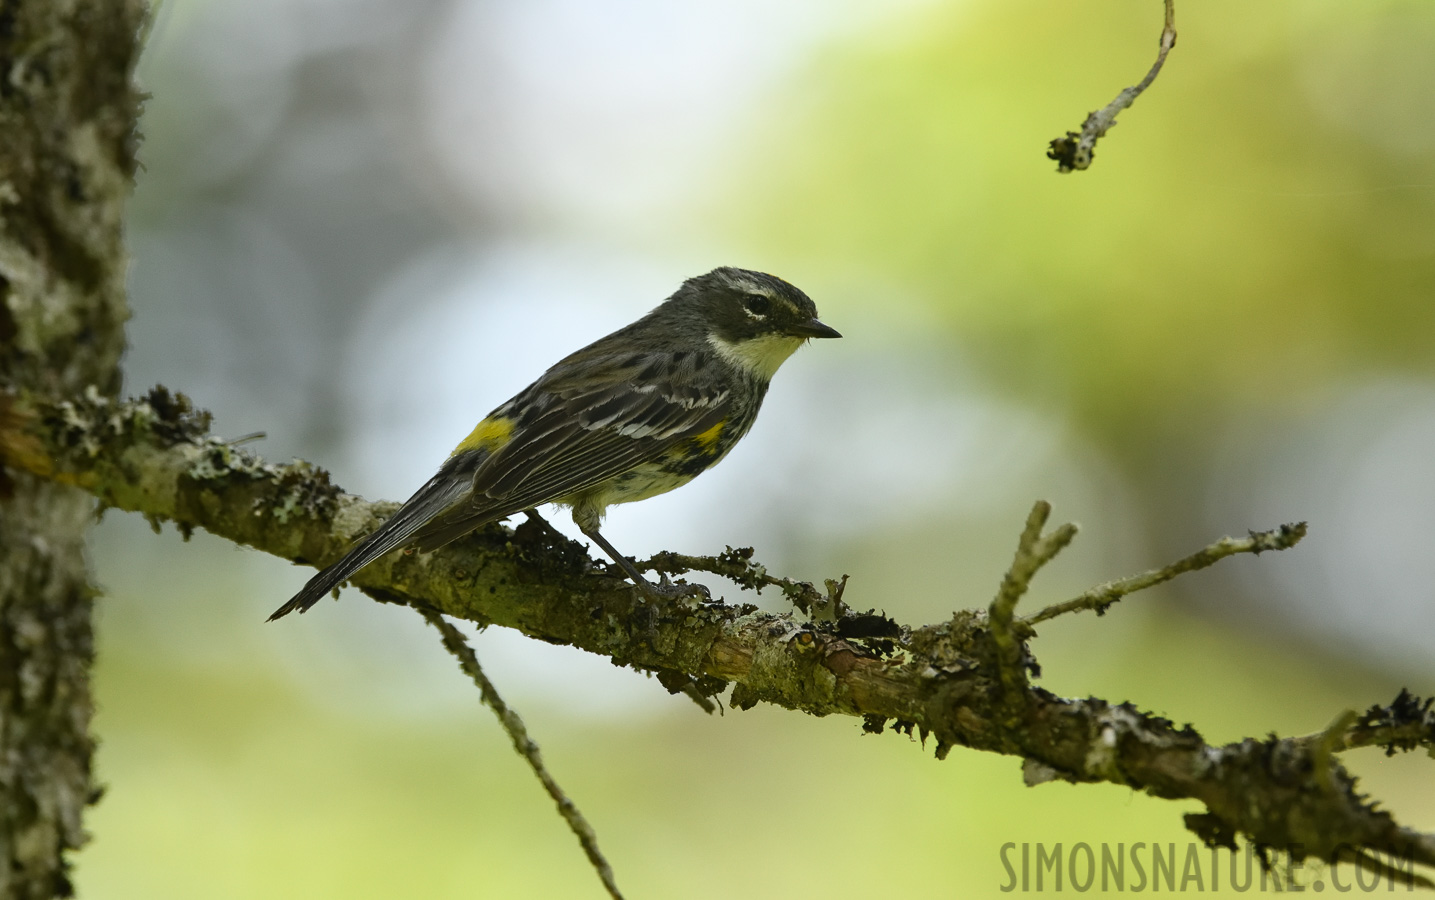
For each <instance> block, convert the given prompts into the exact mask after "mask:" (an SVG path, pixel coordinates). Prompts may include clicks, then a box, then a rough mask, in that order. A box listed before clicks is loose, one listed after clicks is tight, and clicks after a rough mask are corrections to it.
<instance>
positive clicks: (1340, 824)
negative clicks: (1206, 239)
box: [0, 389, 1435, 884]
mask: <svg viewBox="0 0 1435 900" xmlns="http://www.w3.org/2000/svg"><path fill="white" fill-rule="evenodd" d="M208 427H209V419H208V416H207V415H206V414H204V413H202V412H200V411H197V410H195V409H193V408H192V407H191V406H190V405H189V403H188V401H187V400H185V399H184V398H183V397H180V396H175V395H172V394H170V393H169V392H167V391H165V390H163V389H156V390H155V391H153V392H151V393H150V395H149V396H148V397H147V398H145V399H142V400H132V401H128V402H124V403H116V402H111V401H108V400H106V399H105V398H103V397H102V396H100V395H99V394H98V393H91V394H89V395H87V396H85V397H81V398H77V399H73V400H70V401H65V402H45V401H40V400H36V399H34V398H15V397H11V398H9V399H8V400H5V399H4V398H0V454H3V455H4V457H5V460H4V462H5V464H6V465H8V466H11V467H19V468H24V469H27V470H29V471H31V472H34V473H37V474H42V475H45V476H46V477H49V478H53V479H57V480H61V481H65V482H67V483H70V484H76V485H80V486H82V487H84V488H85V489H86V490H89V491H90V492H92V493H94V494H95V495H96V496H97V497H99V499H100V502H101V503H103V504H105V505H108V506H113V507H118V508H121V509H126V510H131V511H134V512H138V513H141V514H142V515H145V516H146V517H148V518H149V519H150V520H151V521H153V522H156V523H158V522H159V521H162V520H164V521H172V522H174V523H175V524H176V525H177V526H178V527H179V528H180V529H181V530H182V531H184V532H186V533H187V532H188V531H190V530H192V529H194V528H204V529H206V530H208V531H211V532H213V533H214V534H216V535H219V536H221V537H224V538H227V539H229V540H232V541H234V542H236V543H240V544H245V545H247V546H251V547H255V548H257V549H260V550H263V551H265V552H268V553H273V554H276V555H278V556H282V557H284V558H286V559H290V560H293V561H295V562H303V563H307V564H313V565H323V564H326V563H328V562H332V561H333V560H334V559H336V558H338V557H339V556H340V555H341V554H342V553H343V552H344V550H345V548H346V547H347V546H348V545H349V543H350V542H351V541H352V540H353V539H354V538H356V537H358V536H359V535H362V534H364V533H366V532H367V531H368V530H370V529H372V528H373V527H374V526H375V525H377V524H378V523H379V522H380V521H381V520H382V519H383V518H384V517H385V516H387V515H389V514H391V513H392V512H393V510H394V509H395V508H396V507H395V505H394V504H392V503H370V502H367V501H364V500H362V499H360V498H358V497H354V496H352V495H348V494H344V493H343V492H341V491H340V490H339V489H338V488H337V487H335V486H334V485H333V484H332V483H331V482H330V480H329V476H328V475H327V473H325V472H324V471H323V470H321V469H318V468H316V467H314V466H312V465H309V464H308V463H304V462H298V461H296V462H293V463H290V464H287V465H271V464H268V463H265V462H264V461H262V460H261V459H259V458H258V457H256V456H254V455H252V454H250V453H249V452H247V451H245V450H243V449H240V448H238V447H235V446H234V445H233V444H232V443H231V442H226V441H225V440H223V439H221V438H218V437H215V436H213V435H211V434H209V433H208ZM1048 512H1049V510H1048V509H1047V507H1046V506H1045V505H1044V504H1039V505H1038V507H1037V508H1036V509H1035V510H1034V511H1033V514H1032V516H1031V517H1030V518H1029V520H1028V523H1027V527H1026V529H1025V531H1024V532H1023V535H1022V539H1021V544H1020V549H1019V550H1018V553H1017V556H1016V558H1015V559H1014V561H1013V564H1012V568H1011V571H1009V572H1008V574H1007V577H1006V579H1005V580H1004V581H1003V584H1002V586H1001V589H1000V591H999V592H998V594H997V597H996V599H995V600H994V601H993V602H992V604H991V607H990V609H989V610H964V611H960V612H958V613H956V614H955V615H954V616H953V617H952V618H950V619H948V620H946V621H943V622H939V623H936V624H933V625H926V626H921V627H912V626H906V625H899V624H898V623H896V622H894V621H892V620H890V619H888V618H886V617H885V616H882V615H879V614H877V613H875V612H867V613H855V612H853V611H851V610H850V609H849V608H848V605H849V603H850V598H849V599H847V600H844V599H843V597H842V588H843V586H844V584H843V582H840V581H835V580H834V581H831V582H829V583H828V590H827V592H826V593H825V594H824V593H822V592H820V591H818V590H816V589H815V588H813V587H811V586H810V585H808V586H803V585H801V583H799V582H792V581H789V580H787V579H782V578H777V577H775V576H772V575H770V574H768V573H767V572H766V570H765V569H763V568H762V567H761V566H760V565H759V564H757V563H755V562H753V561H752V558H751V552H750V551H729V552H728V553H725V554H723V555H721V556H718V557H680V556H676V555H672V554H662V555H660V556H659V557H655V558H654V559H653V560H649V561H648V563H647V566H648V567H650V568H661V569H662V570H663V571H668V572H672V573H674V574H677V573H681V572H684V571H692V570H706V571H718V572H720V574H722V575H724V576H726V577H729V578H731V579H733V580H734V582H736V583H737V584H739V585H741V586H745V587H751V588H760V587H762V586H766V585H773V586H777V587H780V588H782V589H783V590H784V592H785V593H787V594H788V595H789V596H792V597H793V598H794V601H798V600H799V598H800V600H801V602H802V603H804V604H805V605H806V608H808V609H813V608H816V609H819V610H822V611H824V616H825V617H807V616H803V615H799V614H795V613H794V614H785V615H784V614H775V613H767V612H762V611H760V610H758V609H757V608H756V607H755V606H752V605H748V604H741V603H737V604H726V603H720V602H702V603H694V602H691V601H686V600H682V599H673V600H670V601H663V602H653V601H649V600H647V599H646V598H644V597H643V596H642V595H640V594H639V593H638V592H637V591H636V590H634V589H633V588H632V587H631V585H629V584H628V583H626V582H625V581H624V580H622V579H621V578H618V577H616V576H615V575H614V574H613V573H612V572H610V571H609V569H608V567H607V566H605V565H600V564H598V563H595V562H594V561H593V560H592V559H590V558H589V556H588V554H587V553H586V552H585V550H584V549H583V548H582V547H581V546H580V545H578V544H576V543H574V542H572V541H569V540H568V539H567V538H564V537H563V536H562V535H560V534H557V533H556V532H553V531H552V530H551V529H548V528H544V527H541V526H540V525H539V524H537V522H535V521H529V522H525V523H524V524H522V525H519V526H518V527H517V528H514V529H509V528H506V527H504V526H502V525H500V524H493V525H489V526H486V527H484V528H482V529H480V530H479V531H477V532H475V533H474V534H472V535H470V536H469V537H467V538H464V539H463V540H460V541H458V542H455V543H454V544H452V545H450V546H448V547H446V548H444V549H442V550H440V551H438V552H435V553H432V554H398V553H396V554H391V555H390V556H388V557H386V558H384V559H381V560H379V561H378V562H376V563H374V564H373V565H371V566H369V567H368V568H366V569H364V570H363V571H362V572H360V573H359V575H357V576H356V577H355V578H354V581H353V583H354V584H355V585H356V586H357V587H359V588H360V589H362V590H364V591H365V592H367V593H369V594H370V595H371V596H374V597H376V598H377V599H380V600H383V601H385V602H401V603H409V604H413V605H416V606H421V607H431V608H433V609H437V610H439V611H441V612H443V613H444V614H446V615H449V616H453V617H457V618H463V619H468V620H471V621H474V622H479V623H482V624H497V625H503V626H506V627H510V628H516V629H518V630H520V631H522V632H524V633H525V634H529V635H532V636H534V637H538V638H541V639H543V640H545V641H548V642H551V643H559V644H572V645H574V646H576V647H580V648H583V649H585V650H588V651H590V652H593V653H598V654H601V655H603V656H607V657H609V658H611V659H612V661H613V662H614V663H615V664H617V665H625V666H632V667H635V668H639V669H644V670H648V671H656V672H658V673H659V676H660V679H661V680H662V682H663V684H664V685H665V686H667V687H668V688H669V690H671V691H673V692H674V693H677V692H679V691H681V692H685V693H689V694H690V695H695V696H704V697H706V696H712V695H714V694H716V693H717V692H719V691H720V690H721V689H722V688H723V687H724V686H725V684H726V683H728V682H731V683H733V684H734V688H733V692H732V696H731V703H732V705H734V706H737V707H739V708H748V707H751V706H752V705H754V704H756V703H758V702H766V703H772V704H775V705H778V706H782V707H786V708H789V709H794V710H801V711H803V712H807V713H810V714H813V715H829V714H834V713H836V714H842V715H850V716H860V717H862V718H863V719H864V727H865V730H867V731H870V732H881V731H883V730H884V729H885V728H886V727H887V726H888V725H889V723H890V724H891V725H892V727H894V728H895V729H896V730H900V731H902V732H906V733H911V732H913V731H916V732H918V733H920V734H921V735H922V736H923V737H926V736H928V735H930V736H931V737H933V738H934V739H935V744H936V753H937V756H938V757H945V756H946V755H947V753H948V752H949V751H950V749H951V748H952V747H955V746H962V747H971V748H974V749H978V750H988V751H992V752H997V753H1004V754H1008V755H1013V756H1018V757H1021V758H1022V759H1024V760H1025V763H1026V765H1025V771H1026V775H1027V780H1028V783H1031V784H1037V783H1041V782H1043V781H1050V780H1053V779H1063V780H1066V781H1071V782H1111V783H1116V784H1123V785H1127V786H1130V787H1132V788H1134V789H1137V790H1142V791H1145V792H1147V793H1149V794H1151V795H1153V796H1156V797H1162V798H1168V799H1177V798H1193V799H1197V800H1200V801H1201V802H1203V803H1204V804H1205V806H1206V810H1207V811H1206V812H1205V813H1203V814H1200V815H1192V816H1187V817H1186V822H1187V826H1188V827H1189V828H1191V830H1193V831H1194V832H1195V833H1196V834H1198V835H1199V836H1200V837H1201V838H1202V839H1204V840H1206V841H1208V842H1211V843H1222V844H1231V843H1233V842H1234V840H1235V837H1236V835H1238V834H1239V835H1244V836H1245V837H1246V838H1247V839H1248V840H1250V841H1252V842H1253V843H1255V844H1256V845H1257V846H1259V847H1263V848H1269V847H1276V848H1283V847H1294V846H1300V847H1302V848H1303V852H1304V853H1305V854H1307V855H1311V856H1315V857H1318V858H1320V859H1324V860H1326V861H1328V862H1336V861H1339V860H1340V859H1344V860H1346V861H1350V860H1352V859H1357V861H1358V856H1361V855H1363V856H1365V857H1369V855H1370V854H1373V853H1379V854H1381V855H1383V856H1384V857H1385V858H1387V859H1392V860H1403V861H1408V862H1410V863H1412V864H1419V865H1423V866H1435V837H1432V836H1430V835H1426V834H1422V833H1420V832H1417V831H1413V830H1411V829H1408V828H1404V827H1402V826H1401V825H1400V824H1399V823H1397V822H1396V821H1395V819H1394V818H1393V817H1392V816H1391V815H1390V814H1389V813H1387V812H1385V811H1384V810H1380V809H1377V808H1376V806H1375V804H1374V803H1372V802H1370V801H1369V800H1368V799H1367V798H1364V797H1362V796H1361V795H1359V794H1357V793H1356V791H1355V786H1354V784H1355V783H1354V779H1352V778H1351V777H1350V775H1349V774H1348V773H1347V772H1346V771H1345V769H1344V767H1343V766H1342V765H1341V764H1340V761H1339V760H1338V759H1337V758H1336V757H1335V755H1334V754H1336V753H1338V752H1339V751H1341V750H1343V749H1346V748H1347V747H1352V746H1363V745H1366V744H1370V743H1375V744H1382V745H1384V746H1386V747H1387V748H1388V749H1389V750H1390V751H1391V752H1394V751H1395V750H1404V749H1411V748H1414V747H1425V748H1427V749H1428V748H1429V747H1431V746H1432V743H1435V740H1432V717H1431V715H1430V706H1431V703H1430V701H1428V700H1420V699H1418V698H1415V697H1413V696H1411V695H1409V694H1407V693H1402V694H1401V696H1400V697H1398V698H1397V699H1396V702H1395V703H1394V704H1392V705H1391V706H1389V707H1375V708H1372V710H1370V711H1369V712H1367V713H1366V714H1365V715H1363V716H1360V717H1356V718H1355V719H1353V720H1350V719H1348V718H1342V719H1339V720H1337V723H1336V725H1334V726H1332V728H1328V729H1326V730H1325V731H1323V732H1321V734H1320V735H1319V736H1316V737H1306V738H1285V739H1280V738H1275V737H1270V738H1266V739H1262V740H1257V739H1246V740H1244V741H1240V742H1237V743H1233V744H1227V745H1225V746H1213V745H1210V744H1207V743H1206V742H1205V740H1203V739H1202V737H1201V735H1200V734H1199V733H1198V732H1197V731H1196V730H1195V729H1194V728H1192V727H1190V726H1185V727H1182V728H1177V727H1176V726H1175V725H1174V724H1173V723H1171V722H1169V721H1167V720H1165V719H1163V718H1160V717H1159V716H1154V715H1151V714H1149V713H1145V712H1142V711H1140V710H1138V709H1136V708H1135V707H1134V706H1132V705H1131V704H1129V703H1122V704H1112V703H1108V702H1107V701H1104V700H1101V699H1097V698H1087V699H1080V700H1076V699H1066V698H1062V697H1057V696H1055V695H1053V694H1051V693H1049V692H1047V691H1045V690H1043V689H1041V688H1039V687H1034V686H1032V685H1030V684H1029V683H1028V679H1027V675H1026V672H1027V671H1028V670H1031V669H1034V667H1035V660H1034V659H1033V658H1031V656H1030V650H1029V648H1028V642H1029V641H1030V640H1031V639H1032V638H1033V637H1035V631H1034V629H1033V627H1032V626H1033V624H1034V623H1035V622H1036V621H1040V620H1042V619H1043V617H1046V618H1049V617H1050V616H1051V615H1056V614H1057V612H1062V611H1072V610H1075V609H1079V608H1081V609H1084V608H1093V609H1096V608H1101V607H1102V604H1104V603H1105V602H1106V600H1107V599H1109V597H1110V596H1111V587H1110V586H1109V585H1108V586H1103V587H1102V588H1098V589H1096V590H1095V591H1094V592H1089V594H1090V597H1089V598H1088V599H1086V600H1082V601H1081V602H1080V603H1077V604H1075V605H1073V604H1071V603H1068V604H1061V605H1059V606H1058V607H1052V608H1051V609H1052V610H1056V611H1057V612H1049V613H1048V612H1042V613H1038V614H1037V616H1034V617H1032V619H1029V620H1023V619H1020V618H1018V617H1016V615H1015V606H1016V604H1017V601H1018V600H1019V598H1020V597H1021V596H1022V594H1023V593H1025V591H1026V589H1027V587H1028V585H1029V584H1030V581H1031V578H1032V576H1034V575H1035V574H1036V572H1037V570H1039V569H1040V568H1041V566H1042V565H1043V564H1044V563H1045V562H1046V561H1048V560H1049V559H1051V558H1052V557H1053V556H1054V555H1055V554H1056V552H1058V551H1059V550H1060V549H1061V547H1062V546H1064V545H1065V543H1066V542H1068V541H1069V540H1070V539H1071V536H1072V535H1074V534H1075V529H1074V527H1073V526H1065V527H1063V528H1061V529H1057V530H1056V531H1054V532H1052V533H1050V534H1046V535H1043V534H1042V528H1043V527H1044V525H1045V522H1046V519H1047V515H1048ZM1269 534H1272V535H1277V538H1273V539H1271V540H1274V541H1275V543H1273V544H1269V546H1267V545H1266V544H1261V541H1262V540H1266V539H1264V538H1258V537H1254V536H1253V537H1252V538H1249V539H1243V540H1245V541H1253V542H1255V543H1252V544H1251V545H1250V546H1249V547H1248V548H1247V549H1250V550H1252V551H1254V550H1255V549H1256V548H1257V545H1258V544H1259V545H1260V548H1261V549H1281V548H1283V547H1288V546H1290V545H1292V544H1294V543H1295V541H1296V540H1298V539H1299V534H1298V533H1296V531H1294V530H1277V531H1276V532H1270V533H1269ZM1281 535H1284V537H1280V536H1281ZM1213 546H1218V547H1221V548H1224V549H1222V550H1221V551H1220V553H1219V554H1215V555H1214V556H1213V558H1211V559H1210V561H1211V562H1214V561H1215V558H1218V557H1219V556H1220V555H1227V554H1226V553H1225V551H1226V550H1230V549H1231V548H1232V546H1245V544H1243V543H1242V542H1241V541H1237V542H1234V544H1225V543H1222V542H1217V544H1216V545H1213ZM1209 549H1210V548H1208V551H1209ZM1205 552H1207V551H1203V553H1205ZM1232 552H1239V550H1233V551H1232ZM1208 555H1210V554H1208ZM1197 556H1200V554H1197ZM1201 558H1202V559H1205V558H1206V557H1201ZM1189 559H1191V558H1188V560H1187V561H1182V562H1181V563H1177V564H1175V568H1179V569H1180V571H1186V570H1189V569H1190V568H1196V567H1197V566H1196V565H1194V564H1191V565H1186V563H1187V562H1188V561H1189ZM1183 566H1184V568H1182V567H1183ZM1158 571H1160V570H1158ZM1173 577H1174V573H1173ZM1160 580H1164V579H1161V578H1153V577H1152V576H1151V575H1150V574H1149V573H1148V575H1145V576H1138V578H1137V579H1134V580H1128V581H1126V582H1116V583H1114V584H1118V585H1120V584H1124V585H1126V587H1128V588H1129V589H1130V590H1136V589H1139V588H1140V587H1145V586H1149V585H1150V584H1154V583H1157V582H1159V581H1160ZM1125 592H1126V593H1129V590H1127V591H1125ZM1083 596H1084V597H1086V596H1087V595H1083ZM1093 598H1094V599H1093ZM1078 599H1081V598H1078ZM316 612H317V614H318V615H320V616H322V615H323V614H324V612H325V611H324V610H323V609H320V610H317V611H316ZM256 627H260V626H259V622H258V621H257V618H256ZM1352 853H1354V854H1357V856H1356V857H1353V856H1352ZM1407 880H1410V881H1412V882H1413V883H1422V884H1427V883H1428V882H1427V881H1426V880H1425V879H1424V876H1422V875H1419V874H1416V873H1414V871H1413V869H1412V871H1411V872H1410V873H1408V878H1407Z"/></svg>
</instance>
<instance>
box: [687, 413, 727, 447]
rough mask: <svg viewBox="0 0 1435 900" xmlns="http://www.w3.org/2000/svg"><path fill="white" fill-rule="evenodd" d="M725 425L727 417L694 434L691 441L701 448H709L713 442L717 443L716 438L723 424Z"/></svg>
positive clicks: (719, 435) (720, 432) (720, 433)
mask: <svg viewBox="0 0 1435 900" xmlns="http://www.w3.org/2000/svg"><path fill="white" fill-rule="evenodd" d="M725 425H727V419H723V420H722V421H721V422H719V423H717V424H716V425H714V426H713V427H711V428H709V429H708V430H707V431H704V432H703V433H702V434H699V435H697V436H695V437H694V438H693V441H694V442H695V443H696V444H697V445H698V446H699V447H701V448H702V449H704V450H707V449H709V448H711V447H712V445H713V444H716V443H717V439H718V438H719V437H721V436H722V430H723V426H725Z"/></svg>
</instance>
